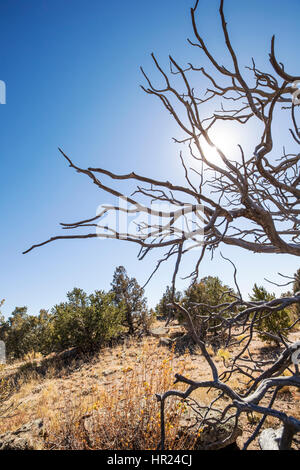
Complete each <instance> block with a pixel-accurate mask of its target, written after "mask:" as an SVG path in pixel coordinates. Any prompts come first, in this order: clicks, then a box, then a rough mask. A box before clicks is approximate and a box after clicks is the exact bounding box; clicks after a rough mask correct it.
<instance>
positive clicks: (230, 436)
mask: <svg viewBox="0 0 300 470" xmlns="http://www.w3.org/2000/svg"><path fill="white" fill-rule="evenodd" d="M204 412H205V410H201V414H202V416H203V417H204ZM221 415H222V412H221V411H219V410H211V411H210V412H209V413H208V415H207V416H206V417H205V420H203V422H202V416H201V415H200V412H199V414H198V413H197V414H196V413H195V412H193V411H192V410H189V411H188V413H187V416H184V417H182V418H181V419H180V430H179V436H182V435H184V436H186V437H189V436H190V437H191V439H193V438H194V437H195V435H196V433H197V432H198V431H199V427H200V428H201V432H200V433H199V435H198V437H197V438H196V439H197V440H196V445H195V450H219V449H223V448H225V447H227V446H229V445H231V444H234V443H235V442H236V440H237V438H238V437H239V436H241V435H242V429H241V428H240V427H239V426H237V427H236V428H235V418H232V419H229V420H227V418H228V416H227V417H226V422H225V423H219V422H218V421H219V419H220V417H221Z"/></svg>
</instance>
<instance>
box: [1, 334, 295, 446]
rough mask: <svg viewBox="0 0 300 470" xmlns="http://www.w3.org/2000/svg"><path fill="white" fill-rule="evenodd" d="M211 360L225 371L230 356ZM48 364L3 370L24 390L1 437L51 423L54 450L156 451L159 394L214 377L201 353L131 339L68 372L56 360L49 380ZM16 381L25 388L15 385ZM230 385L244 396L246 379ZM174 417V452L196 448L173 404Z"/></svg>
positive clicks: (169, 435) (206, 396) (202, 397)
mask: <svg viewBox="0 0 300 470" xmlns="http://www.w3.org/2000/svg"><path fill="white" fill-rule="evenodd" d="M210 353H211V355H214V360H215V362H216V363H217V365H218V368H219V369H220V371H221V370H222V367H223V363H224V361H226V359H228V354H230V352H228V351H227V350H224V351H223V350H221V351H219V352H216V354H214V352H213V350H211V351H210ZM42 363H43V362H42V361H41V358H33V357H28V361H27V362H25V363H24V362H23V363H19V364H18V365H17V367H15V369H14V368H13V366H12V365H7V366H6V367H5V370H4V371H3V370H2V371H0V372H1V377H2V378H3V377H5V373H7V376H8V379H5V380H7V383H9V382H11V383H10V386H11V385H12V384H14V385H15V386H16V390H15V393H14V394H13V397H12V398H10V399H9V400H7V401H6V403H5V404H6V406H7V405H9V404H12V403H13V407H12V409H11V410H12V411H10V413H9V415H8V417H7V418H6V419H1V420H0V434H1V433H4V432H6V431H7V430H15V429H17V428H18V427H20V426H21V425H23V424H25V423H27V422H29V421H32V420H34V419H37V418H43V420H44V425H45V428H46V431H47V434H46V436H47V438H46V446H47V448H49V449H107V450H109V449H114V450H122V449H128V450H129V449H134V450H139V449H149V450H153V449H156V448H157V445H158V443H159V440H160V407H159V403H158V401H157V399H156V398H155V394H156V393H163V392H165V391H166V390H169V389H173V388H177V389H184V387H183V386H182V385H180V384H179V385H178V384H176V385H174V374H175V372H176V373H181V374H183V375H185V376H186V377H189V378H192V379H199V380H207V379H208V378H210V376H211V374H210V370H209V368H208V366H207V364H206V363H205V361H204V360H203V357H202V356H201V354H200V353H199V352H197V353H196V354H194V355H190V354H189V353H188V352H187V353H185V354H184V355H181V356H178V355H176V354H175V352H174V350H171V351H170V350H168V349H167V348H164V347H158V340H157V339H155V338H151V337H148V338H144V339H143V340H142V341H140V342H138V341H137V340H133V339H132V340H129V341H127V342H126V344H124V345H118V346H115V347H114V348H106V349H103V350H102V351H101V352H100V353H99V354H98V356H94V357H93V358H89V359H87V360H84V358H81V359H79V360H74V361H71V362H69V363H68V364H67V365H65V366H63V364H62V363H61V362H59V361H58V362H57V363H56V362H55V361H48V362H47V367H46V368H44V369H43V368H42V369H41V370H42V371H43V373H42V374H41V372H40V369H39V368H37V364H42ZM12 371H14V373H12ZM16 376H17V381H16V379H15V381H14V382H13V378H15V377H16ZM230 385H231V386H232V387H233V388H235V389H236V390H237V389H241V387H243V384H242V380H241V378H240V377H238V376H234V377H233V378H232V379H231V380H230ZM215 397H216V392H215V391H207V390H206V389H198V390H196V391H195V392H194V394H193V398H194V399H196V400H197V401H198V402H199V403H201V404H202V405H207V404H209V403H210V402H211V400H212V399H213V398H215ZM291 397H292V395H291V393H289V394H288V395H287V393H282V397H281V398H282V399H283V400H286V399H287V400H290V399H291ZM224 403H225V402H224ZM224 403H223V404H224ZM226 404H228V403H226ZM299 410H300V409H299ZM299 410H298V411H297V413H298V412H299V413H300V411H299ZM166 411H167V420H166V423H167V424H166V448H168V449H175V450H176V449H193V446H194V445H195V442H196V439H197V435H195V437H194V438H193V439H191V440H190V441H189V442H188V441H187V440H186V438H184V437H183V436H182V437H181V438H180V439H179V438H178V429H179V421H180V419H181V417H182V416H184V415H185V413H186V407H185V405H184V404H183V403H182V402H181V401H180V400H179V399H173V398H172V399H170V400H168V404H167V410H166ZM293 415H295V410H293ZM257 421H258V416H250V415H249V416H248V417H247V416H246V415H245V417H244V421H243V423H244V425H243V426H244V428H245V430H246V431H247V427H249V429H252V428H253V427H254V426H255V424H257ZM272 424H274V423H273V420H272V419H268V420H267V421H266V425H269V426H270V425H272ZM199 432H201V430H199Z"/></svg>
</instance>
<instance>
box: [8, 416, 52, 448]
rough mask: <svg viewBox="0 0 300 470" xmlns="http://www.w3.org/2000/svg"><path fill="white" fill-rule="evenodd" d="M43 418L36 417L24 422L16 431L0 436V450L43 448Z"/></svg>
mask: <svg viewBox="0 0 300 470" xmlns="http://www.w3.org/2000/svg"><path fill="white" fill-rule="evenodd" d="M43 424H44V423H43V420H42V419H37V420H35V421H31V422H30V423H27V424H24V425H23V426H22V427H21V428H19V429H17V430H16V431H9V432H6V433H5V434H2V435H1V436H0V450H42V449H44V435H45V431H44V426H43Z"/></svg>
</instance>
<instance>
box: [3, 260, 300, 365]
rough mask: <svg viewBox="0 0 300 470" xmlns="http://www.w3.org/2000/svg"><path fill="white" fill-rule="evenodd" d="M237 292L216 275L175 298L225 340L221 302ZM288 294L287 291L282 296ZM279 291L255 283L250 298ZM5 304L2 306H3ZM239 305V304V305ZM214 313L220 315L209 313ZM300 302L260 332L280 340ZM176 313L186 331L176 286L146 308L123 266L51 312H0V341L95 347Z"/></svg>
mask: <svg viewBox="0 0 300 470" xmlns="http://www.w3.org/2000/svg"><path fill="white" fill-rule="evenodd" d="M298 291H300V269H299V270H298V271H297V273H296V274H295V282H294V285H293V293H296V292H298ZM234 295H236V294H235V292H234V290H233V289H232V288H230V287H229V286H227V285H226V284H223V282H222V281H221V280H220V279H219V278H218V277H214V276H206V277H204V278H202V279H201V280H200V281H199V282H197V283H194V284H192V285H191V286H190V287H189V288H188V289H186V290H185V291H184V292H180V291H176V292H175V294H174V300H175V302H178V303H180V304H181V305H183V306H184V307H185V308H187V309H188V310H189V312H190V314H191V316H192V319H193V325H194V328H195V329H196V331H197V334H198V336H199V337H200V338H201V339H203V340H204V339H207V337H208V336H210V337H211V340H212V342H213V340H214V338H217V337H218V338H219V339H220V331H219V330H220V322H219V320H218V315H224V313H222V305H224V303H226V302H231V301H232V298H233V296H234ZM285 295H286V296H289V295H291V292H287V293H285V294H283V295H282V296H283V297H284V296H285ZM274 298H275V294H273V293H271V292H268V291H267V289H266V288H265V287H263V286H258V285H257V284H255V285H254V287H253V289H252V292H251V294H250V295H249V302H261V301H266V302H268V301H270V300H272V299H274ZM3 302H4V301H3V300H2V301H1V302H0V307H1V305H2V304H3ZM237 308H238V307H237ZM212 311H213V312H214V313H215V315H213V316H212V315H209V313H211V312H212ZM299 311H300V306H298V305H297V306H296V308H295V307H293V308H290V309H285V310H282V311H279V312H277V313H276V315H272V316H269V315H265V314H264V312H262V313H261V316H260V320H259V322H258V325H257V333H258V335H259V336H260V338H261V339H262V340H264V341H273V342H274V341H275V342H276V339H275V340H274V338H276V335H277V334H278V333H279V332H281V331H282V330H284V329H287V328H289V326H290V325H292V323H293V321H294V320H295V318H296V317H297V314H298V313H299ZM174 316H175V317H176V319H177V321H178V322H179V323H180V324H182V325H183V326H184V327H185V328H186V330H187V333H191V332H190V331H189V326H188V324H187V323H186V321H185V318H184V317H183V316H181V315H180V314H178V311H176V313H175V310H174V308H172V289H171V287H169V286H167V287H166V290H165V292H164V294H163V295H162V298H161V299H160V301H159V303H158V304H157V306H156V308H155V311H153V310H152V309H149V308H148V306H147V299H146V298H145V296H144V289H143V288H142V287H141V286H140V285H139V284H138V282H137V280H136V279H135V278H130V277H129V276H128V274H127V272H126V269H125V268H124V267H123V266H118V267H117V268H116V269H115V272H114V276H113V280H112V283H111V290H110V291H108V292H105V291H104V290H96V291H95V292H93V293H92V294H90V295H88V294H86V293H85V292H84V291H83V290H82V289H79V288H77V287H75V288H74V289H73V290H72V291H70V292H68V293H67V301H66V302H61V303H60V304H57V305H55V306H54V307H53V308H52V309H50V310H45V309H42V310H40V312H39V314H38V315H31V314H29V313H28V311H27V307H16V308H15V309H14V311H13V312H12V314H11V315H10V316H9V318H8V319H7V320H5V319H4V317H3V315H1V313H0V340H3V341H5V344H6V351H7V354H8V357H9V358H11V359H14V358H22V357H24V356H26V354H28V353H33V352H34V353H41V354H43V355H47V354H49V353H52V352H60V351H63V350H65V349H68V348H73V347H76V348H79V349H81V350H82V351H95V350H97V349H99V348H101V347H102V346H105V345H107V344H109V343H110V342H111V341H112V340H114V339H117V338H120V337H121V336H122V335H134V334H142V333H148V332H149V328H150V325H151V322H152V321H153V320H154V318H155V317H162V318H164V319H165V320H170V319H171V318H174Z"/></svg>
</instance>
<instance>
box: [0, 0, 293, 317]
mask: <svg viewBox="0 0 300 470" xmlns="http://www.w3.org/2000/svg"><path fill="white" fill-rule="evenodd" d="M192 3H193V1H192V0H163V1H161V0H152V1H151V2H150V1H147V2H146V1H141V0H139V1H138V0H130V1H124V0H115V1H113V2H108V1H105V0H85V1H83V0H1V2H0V40H1V46H2V47H1V51H0V57H1V68H0V79H1V80H4V81H5V82H6V86H7V104H6V105H0V122H1V139H0V155H1V199H0V209H1V274H0V276H1V279H0V297H1V298H5V299H6V302H5V306H4V307H3V309H2V311H3V313H4V314H5V315H8V314H10V313H11V311H12V310H13V308H14V307H15V306H16V305H18V306H21V305H27V306H28V308H29V311H30V312H31V313H33V314H34V313H37V312H38V311H39V309H40V308H50V307H51V306H52V305H54V304H55V303H57V302H59V301H61V300H63V299H64V298H65V293H66V292H67V291H68V290H70V289H72V288H73V287H74V286H78V287H82V288H83V289H85V290H86V291H87V292H91V291H92V290H94V289H97V288H98V289H99V288H103V289H109V287H110V282H111V279H112V276H113V272H114V269H115V267H116V266H117V265H124V266H125V267H126V268H127V270H128V273H129V274H130V275H131V276H135V277H136V278H137V279H138V281H139V282H140V283H141V284H143V283H144V281H145V280H146V279H147V276H148V275H149V274H150V273H151V270H152V268H153V267H154V263H155V262H154V260H153V259H150V258H149V259H148V260H145V261H143V262H139V261H137V259H136V254H137V247H135V246H132V245H130V244H128V243H125V242H119V241H107V240H105V241H100V240H90V241H80V240H78V241H77V240H75V241H60V242H56V243H54V244H49V245H47V246H45V247H43V248H40V249H38V250H35V251H33V252H31V253H30V254H28V255H25V256H24V255H22V251H24V249H26V248H28V247H29V246H30V245H31V244H32V243H35V242H40V241H43V240H44V239H47V238H48V237H49V236H51V235H55V234H59V233H60V228H59V226H58V223H59V222H69V221H71V222H72V221H74V220H77V219H81V218H85V217H86V216H93V215H94V214H95V211H96V208H97V206H98V205H99V204H101V203H103V202H108V201H110V202H111V199H110V198H108V196H107V195H105V194H101V193H99V191H97V188H96V187H94V185H92V184H90V183H89V182H88V181H87V179H86V178H84V177H83V176H80V175H78V174H77V173H74V172H73V171H72V170H71V169H70V168H68V166H67V165H66V162H65V161H64V160H63V159H62V158H61V156H60V155H59V152H58V150H57V147H58V146H60V147H62V148H63V149H64V151H65V152H66V153H67V154H68V155H70V156H71V158H72V159H73V161H74V162H76V163H78V164H79V165H81V166H83V167H85V166H86V167H87V166H103V167H107V168H108V169H112V170H114V171H116V172H120V173H121V172H128V171H131V170H133V169H135V170H136V171H138V172H140V173H145V174H147V175H152V176H154V177H155V176H159V175H160V176H161V177H167V178H168V179H171V180H174V181H176V179H177V178H180V173H179V172H180V170H179V168H180V167H179V163H178V150H179V149H178V148H176V147H175V146H174V144H172V142H171V137H172V136H173V135H176V129H175V127H174V125H173V123H172V121H171V119H170V117H169V116H168V115H167V114H166V112H164V110H163V109H161V106H160V104H159V103H158V101H156V100H155V99H154V98H152V97H149V96H147V95H145V94H144V93H143V92H142V91H141V90H140V89H139V84H140V83H143V79H142V76H141V73H140V71H139V66H140V65H143V66H144V67H145V69H146V70H147V71H148V72H151V70H152V64H151V61H150V59H149V55H150V53H151V52H152V51H154V52H155V53H156V54H157V56H158V57H159V58H160V59H161V60H162V62H163V63H166V60H167V57H168V54H169V53H172V54H173V55H174V57H175V58H177V59H178V60H179V61H181V62H182V63H186V62H188V61H189V60H190V59H191V58H193V57H194V58H195V52H194V51H192V50H191V48H190V47H189V46H188V45H187V43H186V38H187V37H192V30H191V24H190V18H189V8H190V6H191V5H192ZM201 4H202V8H201V16H200V18H199V24H200V29H201V31H202V33H203V35H204V36H205V37H206V38H207V40H208V41H209V43H210V45H211V48H212V49H213V51H214V52H215V53H216V54H217V55H218V56H219V57H222V55H223V54H224V48H223V43H222V38H221V33H220V28H219V26H220V25H219V18H218V15H217V11H218V1H215V0H201ZM225 9H226V15H227V19H228V23H229V28H230V31H231V34H232V40H233V43H234V45H235V46H236V48H237V49H238V50H239V51H240V57H241V62H242V63H244V64H245V65H248V64H250V60H251V57H252V56H254V57H255V58H256V59H257V64H258V65H263V64H264V63H266V61H267V54H268V51H269V45H270V39H271V36H272V34H273V33H276V35H277V50H278V56H279V57H280V58H281V59H282V60H284V61H285V63H286V64H287V65H289V67H290V68H289V69H290V70H291V73H294V72H297V74H299V70H296V69H297V67H299V17H300V3H299V2H295V1H291V0H286V1H285V2H284V4H282V2H281V1H279V0H264V1H263V2H261V1H258V0H252V1H246V2H240V1H237V0H228V1H227V2H226V6H225ZM226 60H227V59H226V58H224V62H226ZM199 63H201V56H199ZM222 251H223V254H224V255H227V256H230V257H231V258H232V259H233V260H234V261H236V262H237V265H238V268H239V279H240V282H241V286H242V289H243V291H244V292H247V291H249V290H250V288H251V286H252V285H253V283H254V281H256V282H258V283H262V282H263V278H264V277H268V278H272V279H276V277H274V273H276V272H277V271H281V272H284V273H286V274H291V273H292V272H294V271H295V270H296V268H298V267H299V263H298V260H297V259H294V258H293V257H289V256H275V257H274V255H265V256H261V255H254V254H252V253H245V252H242V251H241V250H233V249H231V248H227V247H224V248H223V250H222ZM191 261H192V260H191V259H189V260H187V262H186V265H185V266H184V267H186V268H187V272H188V267H189V266H188V263H190V262H191ZM171 273H172V264H168V265H165V266H164V267H163V268H162V269H161V271H160V273H159V274H157V275H156V277H155V278H154V279H153V280H152V282H151V283H150V284H149V285H148V287H147V291H146V294H147V297H148V299H149V304H150V305H155V303H156V302H157V301H158V299H159V297H160V296H161V294H162V292H163V291H164V289H165V286H166V285H167V284H169V283H170V279H171ZM231 273H232V271H231V267H230V266H228V265H227V264H226V263H225V262H223V261H221V260H220V258H219V257H218V256H216V259H215V261H213V262H212V263H211V262H210V260H209V259H207V260H206V261H205V263H203V265H202V271H201V274H203V276H204V275H207V274H217V275H219V276H220V277H221V278H222V279H223V280H224V281H225V282H227V283H231V280H232V277H231ZM181 286H182V287H183V286H184V284H179V287H181Z"/></svg>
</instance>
